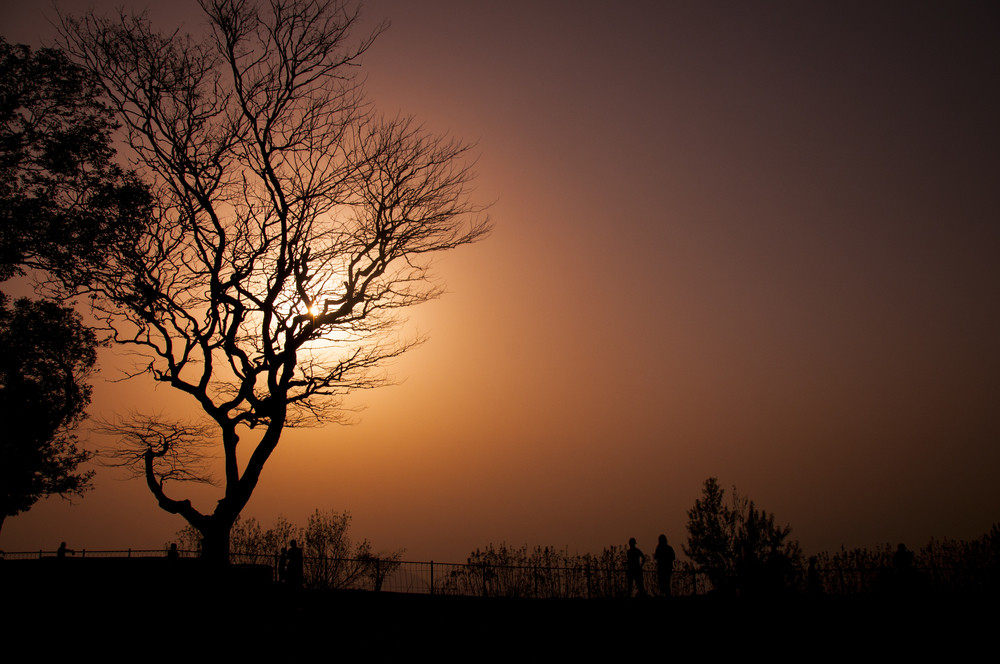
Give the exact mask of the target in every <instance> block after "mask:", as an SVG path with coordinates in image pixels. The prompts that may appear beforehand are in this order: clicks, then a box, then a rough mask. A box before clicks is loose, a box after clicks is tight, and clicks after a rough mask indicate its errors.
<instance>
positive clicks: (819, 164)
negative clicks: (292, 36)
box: [0, 0, 1000, 561]
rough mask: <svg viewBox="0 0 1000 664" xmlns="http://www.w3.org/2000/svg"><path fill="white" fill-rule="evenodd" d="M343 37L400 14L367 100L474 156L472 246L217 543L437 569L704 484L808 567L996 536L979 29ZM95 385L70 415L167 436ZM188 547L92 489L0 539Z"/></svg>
mask: <svg viewBox="0 0 1000 664" xmlns="http://www.w3.org/2000/svg"><path fill="white" fill-rule="evenodd" d="M0 2H2V5H0V6H2V14H0V25H2V26H3V27H2V32H3V35H4V37H5V38H6V39H7V40H8V41H11V42H22V43H28V44H31V45H34V46H37V45H40V44H42V43H49V42H51V41H52V39H53V37H54V34H55V31H54V29H53V28H52V27H51V26H50V25H49V24H48V23H47V22H46V21H45V17H46V16H53V15H54V14H53V12H52V10H51V9H49V8H47V7H46V6H45V5H44V3H38V4H35V3H27V2H15V1H13V0H0ZM59 4H60V6H61V7H63V8H64V10H66V11H68V12H70V13H78V12H81V11H84V10H86V9H87V8H88V7H91V6H93V7H95V8H97V10H98V11H99V12H103V11H107V10H108V9H111V8H114V7H115V6H117V5H119V4H121V3H120V2H88V1H86V0H77V1H72V2H69V1H66V2H61V3H59ZM169 4H170V7H169V8H163V7H158V8H153V9H151V16H152V18H153V19H154V20H155V21H156V22H157V23H158V25H159V26H160V27H161V28H162V29H163V30H164V31H170V30H172V29H174V28H176V27H178V26H179V25H181V24H182V23H183V26H184V29H186V30H189V31H192V32H196V31H198V30H200V29H201V27H200V24H201V18H200V10H199V9H198V7H197V4H196V3H195V2H193V1H188V0H177V1H176V2H172V3H169ZM128 5H129V6H130V7H139V8H141V7H142V6H144V3H141V2H132V3H128ZM364 17H365V25H366V26H372V25H374V24H375V23H377V22H378V21H379V20H382V19H389V20H390V21H391V22H392V26H391V28H390V29H389V30H388V31H387V32H386V33H385V34H384V35H382V36H381V37H380V38H379V40H378V41H377V42H376V44H375V46H374V47H373V49H372V50H371V51H370V52H369V55H368V56H367V57H366V59H365V67H364V72H365V75H366V76H367V79H368V91H369V94H370V96H371V97H372V99H373V100H374V101H375V102H376V104H377V105H378V107H379V108H380V109H381V110H382V111H383V112H385V113H388V114H391V115H394V114H396V113H397V112H399V113H403V114H413V115H415V116H416V117H417V118H418V119H420V120H421V121H422V122H423V123H424V125H425V126H426V127H427V128H428V129H429V130H432V131H434V132H438V133H450V134H452V135H455V136H458V137H462V138H464V139H467V140H469V141H473V142H475V143H476V149H475V153H476V154H477V155H478V156H479V160H478V164H477V171H478V173H479V176H478V178H477V181H476V185H477V189H476V197H477V199H478V200H479V201H481V202H493V205H492V207H491V210H490V214H491V216H492V217H493V218H494V220H495V222H496V229H495V231H494V233H493V235H492V236H491V237H490V238H488V239H487V240H485V241H484V242H482V243H480V244H477V245H474V246H472V247H469V248H465V249H463V250H460V251H457V252H455V253H453V254H452V255H446V256H442V257H441V260H440V261H439V263H438V264H437V272H438V275H439V276H440V278H441V279H442V281H444V282H445V283H446V284H447V286H448V293H447V294H446V295H445V296H444V297H443V298H442V299H440V300H437V301H435V302H432V303H430V304H428V305H424V306H422V307H420V308H418V309H414V310H413V311H412V313H411V316H410V323H409V328H408V329H409V330H410V331H411V332H412V331H419V332H421V333H426V334H427V335H428V336H429V341H428V342H427V343H426V344H425V345H424V346H422V347H420V348H418V349H416V350H414V351H413V352H412V353H411V354H409V355H408V356H406V357H405V358H403V359H401V360H399V361H398V362H396V363H395V364H394V365H392V366H391V371H392V373H393V375H395V376H396V377H397V378H398V379H399V380H400V383H399V384H398V385H396V386H393V387H387V388H383V389H380V390H378V391H373V392H367V393H362V394H358V395H357V396H356V398H354V399H353V401H352V402H351V403H352V404H353V405H355V406H358V407H361V406H364V410H362V411H360V412H359V413H358V415H357V423H356V424H354V425H352V426H347V427H344V426H333V425H331V426H329V427H325V428H319V429H303V430H295V431H289V432H287V433H286V434H285V436H284V438H283V440H282V443H281V445H280V446H279V448H278V450H277V451H276V453H275V455H274V456H273V457H272V459H271V461H270V462H269V465H268V466H267V468H266V469H265V472H264V475H263V477H262V480H261V483H260V485H259V486H258V488H257V491H256V493H255V494H254V497H253V499H252V500H251V502H250V504H249V505H248V507H247V509H246V510H245V511H244V515H245V516H256V517H257V518H258V519H260V520H261V521H262V522H263V523H264V524H265V525H266V524H269V523H270V522H272V521H273V520H274V519H275V517H277V516H278V515H279V514H283V515H284V516H285V517H287V518H289V519H290V520H292V521H295V522H299V523H304V522H305V520H306V517H307V515H308V514H309V513H311V512H312V511H313V509H315V508H321V509H336V510H349V511H350V512H351V513H352V514H353V516H354V528H353V533H354V535H355V536H356V537H358V538H360V537H367V538H369V539H370V540H372V543H373V545H374V547H375V549H376V550H379V549H398V548H406V550H407V553H406V555H405V558H406V559H430V558H433V559H435V560H439V561H449V560H453V561H461V560H464V558H465V557H466V555H467V554H468V553H469V552H470V551H471V550H473V549H475V548H477V547H482V546H484V545H486V544H487V543H489V542H493V543H500V542H503V541H505V542H507V543H509V544H512V545H518V546H519V545H521V544H528V545H529V546H533V545H536V544H540V545H554V546H556V547H558V548H563V547H566V548H568V549H569V551H570V552H571V553H573V552H581V553H582V552H586V551H592V552H597V551H599V550H600V549H601V548H603V547H604V546H606V545H608V544H619V545H624V544H625V542H626V541H627V540H628V538H629V537H633V536H634V537H636V538H637V539H638V541H639V546H640V548H643V547H645V548H646V549H647V552H648V550H651V549H652V548H653V547H654V546H655V540H656V536H657V535H659V534H660V533H661V532H662V533H666V534H667V536H668V537H669V538H670V539H671V541H672V542H673V543H674V544H675V545H676V544H678V543H681V542H682V541H686V531H685V524H686V521H687V515H686V511H687V510H688V509H689V508H690V507H691V505H692V504H693V502H694V500H695V499H696V498H698V497H699V494H700V490H701V485H702V483H703V481H704V480H705V478H706V477H709V476H716V477H718V478H719V481H720V483H721V484H722V486H724V487H731V486H732V485H736V486H737V487H738V488H739V489H740V490H741V492H743V493H744V494H746V495H748V496H749V497H751V498H752V499H754V500H755V501H756V502H757V504H758V506H760V507H763V508H765V509H767V510H768V511H773V512H774V513H775V514H776V515H777V519H778V521H780V522H782V523H789V524H790V525H791V526H792V529H793V537H796V538H798V539H799V540H800V541H801V543H802V545H803V548H804V549H805V550H806V551H807V552H809V553H815V552H817V551H821V550H829V549H836V548H839V547H840V546H841V545H845V546H847V547H848V548H850V547H854V546H873V545H878V544H881V543H886V542H891V543H895V542H899V541H904V542H906V543H907V544H909V545H910V546H911V547H918V546H921V545H923V544H925V543H926V542H927V540H928V539H930V538H931V537H932V536H937V537H952V538H971V537H976V536H978V535H980V534H982V533H983V532H985V531H986V530H988V529H989V528H990V526H991V525H992V524H993V523H994V522H997V521H1000V482H998V468H1000V407H998V406H1000V6H998V5H997V4H996V3H987V2H971V1H970V2H825V3H820V2H795V1H787V2H767V1H762V2H694V1H692V2H662V1H661V2H639V1H622V2H614V3H612V2H546V1H536V2H524V1H507V2H502V3H501V2H475V1H471V0H466V1H460V0H421V1H410V2H407V1H405V0H369V1H368V2H366V3H365V4H364ZM4 289H5V290H7V291H9V292H10V291H12V287H11V286H10V285H4ZM101 362H102V365H101V366H102V373H101V374H100V376H98V378H97V381H96V383H95V398H94V401H93V404H92V406H91V408H90V413H91V414H93V415H99V416H104V417H111V416H112V415H113V414H114V413H116V412H124V411H125V410H126V409H128V408H139V409H142V410H146V411H150V410H154V411H162V412H180V413H183V412H188V411H187V409H189V406H188V405H187V404H186V403H185V401H184V399H183V398H182V397H181V395H175V394H172V393H171V391H170V390H169V389H168V388H165V387H160V388H158V389H156V390H155V391H154V390H153V389H152V386H151V385H152V382H151V381H149V380H142V379H140V380H138V381H136V380H133V381H130V382H129V383H127V384H122V383H112V382H109V379H114V378H117V377H118V376H119V375H120V373H119V372H120V367H124V366H128V365H127V364H125V363H124V361H123V359H122V358H121V356H120V355H118V354H116V353H115V352H114V351H113V350H108V351H106V352H104V353H103V354H102V360H101ZM151 404H153V405H151ZM91 442H92V444H94V445H96V444H99V443H101V442H102V441H101V439H99V438H98V437H97V436H96V435H94V436H91ZM168 486H169V485H168ZM194 495H197V496H198V497H199V498H198V500H200V501H201V502H200V507H201V508H202V509H210V506H211V505H212V504H213V503H214V500H216V499H217V497H218V496H217V495H216V493H214V490H212V491H206V490H204V489H198V490H196V491H194ZM212 496H216V497H212ZM175 497H181V495H180V493H175ZM183 525H184V522H183V521H182V519H180V517H176V516H171V515H167V514H165V513H164V512H162V511H160V510H159V509H158V508H157V506H156V503H155V501H154V499H153V498H152V496H151V495H150V494H149V492H148V490H147V489H146V488H145V486H144V484H143V482H141V481H136V480H133V481H125V480H123V479H121V477H120V476H119V475H117V474H116V471H113V470H109V469H101V468H99V469H98V478H97V482H96V489H95V490H94V491H92V492H91V493H90V494H89V495H88V496H87V497H86V498H84V499H83V500H82V501H79V502H78V504H77V505H74V506H71V505H69V504H67V503H66V502H64V501H61V500H59V499H58V498H55V499H49V500H46V501H44V502H42V503H39V504H38V505H36V506H35V507H34V508H33V509H32V510H31V511H29V512H27V513H25V514H23V515H20V516H17V517H14V518H11V519H8V520H7V521H6V523H5V524H4V529H3V534H2V536H0V548H2V549H5V550H7V551H17V550H33V549H39V548H46V549H52V548H55V547H56V546H57V545H58V544H59V542H60V541H63V540H66V541H67V542H68V543H69V545H70V546H71V547H72V548H77V549H80V548H88V549H98V548H123V547H132V548H156V547H160V546H162V545H163V544H164V542H166V541H168V540H170V539H171V537H172V535H173V533H174V532H175V531H177V530H178V529H180V528H181V527H182V526H183ZM678 552H679V548H678Z"/></svg>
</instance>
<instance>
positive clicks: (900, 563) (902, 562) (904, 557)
mask: <svg viewBox="0 0 1000 664" xmlns="http://www.w3.org/2000/svg"><path fill="white" fill-rule="evenodd" d="M892 566H893V567H894V568H896V572H897V573H908V572H909V571H910V570H912V569H913V552H912V551H910V550H909V549H907V548H906V545H905V544H903V543H902V542H900V543H899V546H898V547H896V553H894V554H892Z"/></svg>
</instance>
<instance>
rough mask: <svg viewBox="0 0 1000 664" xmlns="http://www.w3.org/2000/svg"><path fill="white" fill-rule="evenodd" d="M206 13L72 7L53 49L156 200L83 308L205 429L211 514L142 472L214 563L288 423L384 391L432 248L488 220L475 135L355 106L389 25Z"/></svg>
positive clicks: (264, 13)
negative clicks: (365, 61)
mask: <svg viewBox="0 0 1000 664" xmlns="http://www.w3.org/2000/svg"><path fill="white" fill-rule="evenodd" d="M200 4H201V6H202V8H203V9H204V11H205V16H206V19H207V22H208V24H209V28H208V33H207V36H206V37H205V38H204V39H202V40H196V39H194V38H192V37H188V36H183V35H180V34H178V33H168V34H160V33H158V32H156V31H155V30H154V29H153V27H152V26H151V25H150V24H149V22H148V21H147V20H146V18H145V17H144V16H129V15H125V14H121V15H119V16H118V17H116V18H114V19H104V18H99V17H96V16H93V15H90V16H85V17H83V18H79V19H74V18H65V19H64V22H63V40H64V43H65V46H66V48H67V49H68V50H69V51H70V52H71V53H72V54H73V56H74V57H75V58H76V60H77V61H79V62H80V63H82V64H83V65H84V66H85V67H86V68H87V69H88V70H89V71H91V72H93V74H94V75H95V76H96V77H97V78H98V79H99V80H100V81H101V84H102V85H103V86H104V90H105V93H106V95H107V97H108V98H109V99H110V103H111V105H112V107H113V108H114V109H115V110H116V112H117V115H118V118H119V119H120V120H121V122H122V123H123V126H124V128H125V130H126V132H127V137H128V143H129V146H130V148H131V152H132V156H133V158H134V159H135V160H136V162H137V164H138V165H139V170H140V172H141V174H142V176H143V178H144V179H145V180H146V181H148V182H149V183H150V186H151V187H152V190H153V192H154V213H153V216H152V222H151V223H150V225H149V226H148V227H147V228H145V229H144V230H143V231H142V232H141V233H139V234H137V236H136V238H135V242H134V245H133V246H132V248H131V250H130V251H128V252H121V253H120V254H119V256H118V257H117V258H116V260H113V261H109V262H108V263H107V264H106V265H105V269H104V271H103V272H102V274H101V275H100V278H99V279H98V280H97V282H95V285H94V286H93V289H92V294H93V296H94V303H95V307H96V310H97V315H98V316H99V317H100V318H101V320H102V321H103V323H104V324H105V325H106V326H107V327H108V329H109V330H111V331H112V334H113V336H114V339H115V341H117V342H119V343H121V344H125V345H127V346H130V347H131V348H132V349H133V350H135V351H137V352H138V353H139V354H141V355H142V356H143V357H144V358H145V359H144V360H143V363H142V364H141V365H139V367H138V372H137V373H148V374H149V375H151V376H152V377H153V378H154V379H155V380H158V381H161V382H164V383H167V384H169V385H170V386H172V387H174V388H176V389H178V390H180V391H182V392H184V393H186V394H188V395H190V397H191V398H192V399H193V400H194V401H195V402H196V403H197V404H198V406H199V407H200V408H201V409H202V411H203V412H204V413H205V415H206V416H207V417H208V419H209V420H210V421H211V422H212V423H213V426H214V427H215V433H216V440H217V442H218V447H219V448H220V455H221V457H222V460H223V483H224V485H225V495H224V496H223V498H222V499H221V500H220V501H219V502H218V503H217V505H216V506H215V509H214V511H213V512H211V513H203V512H201V511H199V510H198V509H196V508H195V507H194V506H193V505H192V504H191V502H190V501H188V500H179V499H176V498H175V497H173V495H170V489H169V487H167V486H165V484H167V483H168V482H169V481H170V480H171V479H175V478H171V477H169V476H166V475H163V474H160V473H158V471H157V465H156V464H151V463H147V460H146V459H145V458H143V459H142V460H139V459H136V463H137V464H139V466H140V467H141V468H142V472H143V473H144V474H146V477H147V484H148V485H149V486H150V488H151V490H152V492H153V494H154V495H155V496H156V498H157V500H158V502H159V504H160V506H161V507H163V508H164V509H165V510H167V511H169V512H173V513H177V514H180V515H182V516H183V517H184V518H186V519H187V520H188V522H189V523H191V524H192V525H193V526H194V527H195V528H197V529H198V530H199V531H200V532H202V534H203V535H204V536H205V539H206V546H207V547H209V548H210V549H212V550H213V551H215V553H213V555H214V556H216V557H218V558H220V559H221V558H224V557H225V556H226V552H227V550H228V549H227V542H228V534H229V529H230V527H231V526H232V524H233V523H234V522H235V519H236V517H237V515H238V514H239V513H240V511H241V510H242V509H243V507H244V506H245V505H246V502H247V501H248V500H249V498H250V495H251V493H252V491H253V489H254V487H255V486H256V484H257V482H258V480H259V478H260V474H261V471H262V469H263V467H264V464H265V462H266V461H267V460H268V458H269V457H270V455H271V454H272V452H273V451H274V450H275V448H276V446H277V444H278V441H279V439H280V437H281V433H282V431H283V429H284V427H286V426H295V425H305V424H310V423H311V424H316V423H323V422H329V421H331V420H337V419H338V418H339V417H340V414H341V411H340V410H339V406H340V403H341V402H340V399H341V398H342V397H343V396H344V395H345V394H347V393H348V392H350V391H352V390H355V389H359V388H369V387H374V386H377V385H380V384H382V383H383V382H384V375H383V374H382V373H381V371H380V367H381V366H382V364H383V362H384V361H385V360H387V359H390V358H393V357H396V356H397V355H399V354H400V353H402V352H404V351H405V350H407V349H408V348H410V347H411V346H412V345H413V343H414V342H413V341H412V340H411V341H407V340H399V339H398V338H395V337H393V336H392V335H390V334H389V333H390V332H392V331H393V330H394V329H395V324H396V323H397V322H398V321H397V318H396V315H395V312H397V311H398V310H399V309H401V308H403V307H407V306H410V305H413V304H417V303H420V302H423V301H426V300H427V299H429V298H433V297H435V296H437V295H438V294H439V292H440V289H439V287H438V286H437V285H436V284H435V283H434V282H433V280H432V279H431V278H430V274H429V271H428V270H429V262H428V261H429V259H430V257H431V256H433V255H434V254H437V253H439V252H441V251H446V250H449V249H453V248H455V247H458V246H461V245H464V244H468V243H470V242H473V241H475V240H478V239H480V238H481V237H483V236H484V235H485V234H486V233H487V232H488V230H489V224H488V220H487V219H486V218H485V217H484V216H483V215H482V214H481V213H480V211H479V210H478V209H477V208H476V207H475V206H474V205H473V204H471V203H470V202H469V198H468V187H469V183H470V181H471V178H472V172H471V171H470V170H469V166H468V165H467V164H466V163H465V157H466V155H467V152H468V147H467V146H466V145H464V144H462V143H460V142H458V141H455V140H452V139H449V138H445V137H440V136H435V135H431V134H429V133H427V132H426V131H424V130H423V129H422V128H421V127H420V126H419V125H417V124H416V123H415V122H414V121H413V120H412V119H410V118H405V117H383V116H380V115H378V114H376V113H375V112H374V110H373V109H372V106H371V104H370V103H369V102H368V101H367V100H366V99H365V97H364V95H363V91H362V88H361V85H360V82H359V79H358V78H357V72H358V65H359V64H360V62H361V56H362V55H363V54H364V53H365V51H367V49H368V48H369V47H370V46H371V44H372V42H373V40H374V39H375V37H376V36H377V34H378V33H379V32H380V31H381V28H377V29H376V30H375V32H374V33H373V34H370V35H368V36H365V37H362V38H361V39H354V38H353V37H352V36H351V32H352V29H353V28H354V27H355V24H356V23H357V19H358V13H357V10H356V9H355V8H354V7H353V6H352V5H351V4H349V3H346V2H342V1H340V0H272V1H271V2H270V3H267V4H264V5H262V4H261V3H258V2H253V1H250V0H201V2H200ZM249 430H256V432H254V435H250V433H249ZM238 450H239V452H240V456H239V458H238V456H237V452H238ZM148 454H149V455H154V454H155V452H154V450H153V448H149V449H148Z"/></svg>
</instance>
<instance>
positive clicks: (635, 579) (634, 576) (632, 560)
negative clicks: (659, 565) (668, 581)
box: [625, 537, 646, 597]
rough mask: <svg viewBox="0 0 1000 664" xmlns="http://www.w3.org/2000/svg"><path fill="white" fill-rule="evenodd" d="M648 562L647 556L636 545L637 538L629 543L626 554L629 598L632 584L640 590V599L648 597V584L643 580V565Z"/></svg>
mask: <svg viewBox="0 0 1000 664" xmlns="http://www.w3.org/2000/svg"><path fill="white" fill-rule="evenodd" d="M644 562H646V554H644V553H643V552H642V551H640V550H639V549H638V548H637V547H636V545H635V538H634V537H632V538H630V539H629V541H628V550H627V551H626V552H625V579H626V581H628V596H629V597H631V596H632V584H635V586H636V588H637V589H638V590H639V597H645V596H646V584H645V583H644V581H643V578H642V564H643V563H644Z"/></svg>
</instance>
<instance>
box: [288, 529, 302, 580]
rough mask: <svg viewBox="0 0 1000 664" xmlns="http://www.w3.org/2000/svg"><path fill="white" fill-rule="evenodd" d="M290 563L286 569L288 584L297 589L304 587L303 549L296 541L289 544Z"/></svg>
mask: <svg viewBox="0 0 1000 664" xmlns="http://www.w3.org/2000/svg"><path fill="white" fill-rule="evenodd" d="M288 545H289V546H288V553H287V556H288V562H287V567H286V569H285V578H286V579H288V583H289V584H291V585H292V586H293V587H295V588H300V587H302V549H300V548H299V545H298V544H296V542H295V540H292V541H290V542H289V543H288Z"/></svg>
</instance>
